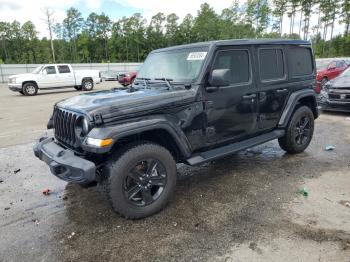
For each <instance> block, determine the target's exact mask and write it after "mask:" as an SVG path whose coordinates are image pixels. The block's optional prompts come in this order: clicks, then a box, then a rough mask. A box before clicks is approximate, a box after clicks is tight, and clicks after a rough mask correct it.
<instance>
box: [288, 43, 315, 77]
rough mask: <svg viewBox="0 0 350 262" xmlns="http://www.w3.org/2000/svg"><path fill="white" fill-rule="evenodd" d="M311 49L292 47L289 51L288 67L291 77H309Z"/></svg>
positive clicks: (311, 64)
mask: <svg viewBox="0 0 350 262" xmlns="http://www.w3.org/2000/svg"><path fill="white" fill-rule="evenodd" d="M312 61H313V60H312V53H311V49H310V48H307V47H292V48H291V49H290V51H289V67H290V75H291V76H292V77H297V76H305V75H311V74H312V73H313V62H312Z"/></svg>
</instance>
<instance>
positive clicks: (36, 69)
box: [32, 65, 43, 74]
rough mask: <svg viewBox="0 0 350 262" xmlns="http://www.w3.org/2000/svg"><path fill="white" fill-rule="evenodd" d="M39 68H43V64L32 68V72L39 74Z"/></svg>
mask: <svg viewBox="0 0 350 262" xmlns="http://www.w3.org/2000/svg"><path fill="white" fill-rule="evenodd" d="M41 68H43V66H42V65H41V66H38V67H37V68H35V69H34V70H33V72H32V73H33V74H39V72H40V70H41Z"/></svg>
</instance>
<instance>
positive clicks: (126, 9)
mask: <svg viewBox="0 0 350 262" xmlns="http://www.w3.org/2000/svg"><path fill="white" fill-rule="evenodd" d="M240 1H241V2H242V3H244V2H245V0H240ZM204 2H207V3H208V4H210V6H212V7H213V8H214V9H215V11H216V12H217V13H218V14H220V13H221V10H222V9H224V8H226V7H229V6H230V3H231V2H230V1H229V0H207V1H205V0H186V1H185V0H86V1H83V0H15V1H14V0H0V21H7V22H12V21H13V20H15V19H16V20H17V21H19V22H21V23H24V22H26V21H28V20H31V21H32V22H33V23H34V24H35V26H36V28H37V31H39V36H47V35H48V33H47V29H46V25H45V24H44V23H43V19H44V14H43V9H45V8H46V7H49V8H52V9H53V10H54V12H55V13H54V18H55V21H56V22H62V20H63V18H64V17H65V11H66V10H67V9H68V8H70V7H72V6H73V7H75V8H77V9H78V10H80V11H81V12H82V14H83V16H84V18H86V17H87V16H88V15H89V14H90V13H91V12H96V13H101V12H104V13H106V14H107V15H108V16H109V17H110V18H111V19H112V20H114V21H115V20H118V19H119V18H121V17H123V16H130V15H132V14H134V13H141V14H142V15H143V16H144V17H145V18H146V19H147V20H148V21H149V20H150V18H151V17H152V15H154V14H156V13H158V12H163V13H165V14H169V13H175V14H177V15H178V16H179V17H180V19H182V18H183V17H184V16H185V15H186V14H188V13H190V14H192V15H196V13H197V10H198V9H199V7H200V5H201V4H202V3H204ZM299 17H300V16H299V15H297V17H296V21H295V31H297V30H298V25H299ZM316 23H317V15H314V17H313V19H312V21H311V27H312V25H313V24H316ZM283 31H284V32H289V19H288V18H287V17H285V18H284V30H283ZM342 31H343V26H342V25H338V24H337V25H336V27H335V32H334V34H335V35H336V34H339V33H341V32H342ZM296 33H297V32H296Z"/></svg>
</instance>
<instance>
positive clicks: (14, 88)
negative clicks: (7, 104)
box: [8, 84, 22, 92]
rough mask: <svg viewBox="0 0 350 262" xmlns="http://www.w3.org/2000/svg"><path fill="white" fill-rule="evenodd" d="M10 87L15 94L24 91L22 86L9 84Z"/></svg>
mask: <svg viewBox="0 0 350 262" xmlns="http://www.w3.org/2000/svg"><path fill="white" fill-rule="evenodd" d="M8 87H9V89H10V90H11V91H13V92H19V91H22V84H8Z"/></svg>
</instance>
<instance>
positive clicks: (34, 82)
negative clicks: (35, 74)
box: [22, 80, 39, 89]
mask: <svg viewBox="0 0 350 262" xmlns="http://www.w3.org/2000/svg"><path fill="white" fill-rule="evenodd" d="M28 83H32V84H34V85H35V86H36V87H37V88H38V89H39V86H38V83H37V82H36V81H35V80H26V81H23V82H22V88H23V86H24V85H25V84H28Z"/></svg>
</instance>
